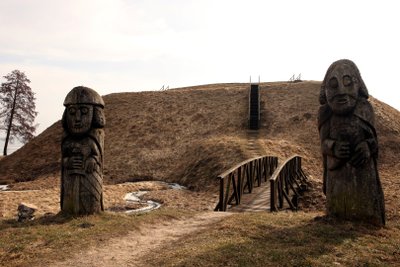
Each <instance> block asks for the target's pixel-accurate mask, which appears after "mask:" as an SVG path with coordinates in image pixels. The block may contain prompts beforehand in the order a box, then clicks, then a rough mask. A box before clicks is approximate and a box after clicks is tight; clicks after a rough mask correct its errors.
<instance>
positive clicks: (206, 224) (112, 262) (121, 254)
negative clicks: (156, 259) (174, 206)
mask: <svg viewBox="0 0 400 267" xmlns="http://www.w3.org/2000/svg"><path fill="white" fill-rule="evenodd" d="M228 216H232V213H230V212H212V211H209V212H202V213H200V214H198V215H196V216H194V217H191V218H186V219H180V220H170V221H165V222H160V223H157V224H153V225H145V226H143V227H141V228H140V230H139V231H132V232H129V233H128V234H127V235H125V236H123V237H116V238H112V239H110V240H107V241H106V242H104V243H101V244H98V245H97V246H96V247H90V248H89V249H88V250H86V251H82V252H80V253H79V254H75V256H73V257H72V258H70V259H68V260H67V261H63V262H55V263H51V266H55V267H66V266H74V267H76V266H86V267H91V266H93V267H94V266H96V267H102V266H104V267H105V266H107V267H114V266H118V267H119V266H146V263H145V260H146V255H147V254H148V253H149V252H150V251H151V252H154V251H157V249H161V248H163V247H165V246H167V245H170V244H171V243H172V242H173V241H176V240H178V239H181V238H185V237H186V236H188V235H192V234H195V233H196V232H203V231H205V230H207V229H209V228H212V227H213V226H214V225H215V224H216V223H218V222H219V221H222V220H223V219H224V218H226V217H228Z"/></svg>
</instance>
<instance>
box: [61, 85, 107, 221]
mask: <svg viewBox="0 0 400 267" xmlns="http://www.w3.org/2000/svg"><path fill="white" fill-rule="evenodd" d="M64 106H65V110H64V114H63V118H62V126H63V128H64V134H63V138H62V144H61V152H62V159H61V165H62V166H61V168H62V169H61V201H60V202H61V203H60V204H61V211H62V212H63V213H66V214H71V215H88V214H94V213H99V212H101V211H103V210H104V207H103V150H104V130H103V128H104V126H105V116H104V101H103V99H102V98H101V96H100V95H99V94H98V93H97V92H96V91H94V90H92V89H90V88H87V87H83V86H79V87H75V88H73V89H72V90H71V91H70V92H69V93H68V95H67V96H66V98H65V101H64Z"/></svg>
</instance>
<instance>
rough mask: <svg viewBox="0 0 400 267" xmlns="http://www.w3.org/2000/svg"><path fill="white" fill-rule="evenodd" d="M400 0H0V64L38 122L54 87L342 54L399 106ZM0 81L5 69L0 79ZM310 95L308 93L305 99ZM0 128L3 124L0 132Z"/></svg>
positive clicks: (296, 65)
mask: <svg viewBox="0 0 400 267" xmlns="http://www.w3.org/2000/svg"><path fill="white" fill-rule="evenodd" d="M399 6H400V4H397V1H395V0H393V1H389V0H381V1H368V0H367V1H355V0H354V1H349V0H347V1H321V0H315V1H312V0H303V1H299V0H292V1H291V0H280V1H267V0H260V1H257V0H246V1H243V0H242V1H235V0H197V1H194V0H164V1H162V0H125V1H124V0H68V1H55V0H1V1H0V25H1V26H0V76H4V75H6V74H8V73H10V72H11V71H12V70H14V69H19V70H22V71H24V72H25V73H26V75H27V76H28V78H29V79H31V81H32V82H31V84H30V85H31V88H32V89H33V91H34V92H35V93H36V98H37V102H36V103H37V110H38V112H39V115H38V117H37V120H36V122H37V123H39V128H38V131H37V133H40V132H42V131H43V130H44V129H46V128H47V127H48V126H50V125H51V124H52V123H54V122H55V121H56V120H58V119H60V118H61V114H62V111H63V105H62V103H63V100H64V98H65V95H66V94H67V93H68V92H69V91H70V90H71V89H72V88H73V87H75V86H78V85H85V86H88V87H91V88H93V89H95V90H97V91H98V92H99V93H100V94H101V95H105V94H109V93H112V92H133V91H144V90H146V91H148V90H159V89H160V88H161V87H162V86H163V85H166V86H167V85H169V87H171V88H175V87H182V86H192V85H200V84H210V83H225V82H248V81H249V76H250V75H251V76H252V77H253V79H254V80H257V79H258V76H259V75H260V77H261V81H262V82H267V81H268V82H269V81H285V80H288V79H289V78H290V77H291V76H292V75H293V74H296V75H298V74H300V73H301V75H302V79H304V80H319V81H320V80H322V79H323V76H324V74H325V72H326V70H327V68H328V67H329V65H330V64H331V63H332V62H333V61H335V60H338V59H342V58H348V59H351V60H353V61H354V62H355V63H356V64H357V65H358V67H359V69H360V71H361V74H362V76H363V79H364V81H365V83H366V85H367V87H368V89H369V92H370V94H371V95H373V96H374V97H377V98H378V99H380V100H382V101H384V102H386V103H388V104H389V105H391V106H393V107H395V108H397V109H400V102H399V96H400V93H399V78H398V77H399V74H400V73H399V70H400V64H399V63H400V52H399V49H400V37H399V36H400V35H399V26H400V16H399V14H398V12H399V10H400V9H399ZM0 81H1V82H4V79H0ZM316 101H317V100H316ZM0 136H2V137H4V133H0Z"/></svg>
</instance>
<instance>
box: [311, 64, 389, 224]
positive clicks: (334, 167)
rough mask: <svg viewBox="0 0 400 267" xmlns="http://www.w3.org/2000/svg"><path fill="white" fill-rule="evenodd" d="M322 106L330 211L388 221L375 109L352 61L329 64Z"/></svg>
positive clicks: (320, 116) (353, 217)
mask: <svg viewBox="0 0 400 267" xmlns="http://www.w3.org/2000/svg"><path fill="white" fill-rule="evenodd" d="M320 104H321V106H320V109H319V114H318V127H319V134H320V139H321V149H322V154H323V166H324V177H323V178H324V180H323V182H324V188H323V189H324V193H325V195H326V201H327V203H326V205H327V213H328V215H331V216H335V217H338V218H342V219H349V220H359V221H364V222H368V223H372V224H375V225H384V224H385V205H384V197H383V191H382V187H381V182H380V180H379V174H378V168H377V157H378V140H377V135H376V132H375V126H374V111H373V109H372V106H371V104H370V103H369V102H368V90H367V87H366V86H365V84H364V81H363V80H362V78H361V75H360V72H359V70H358V68H357V66H356V65H355V64H354V63H353V62H352V61H350V60H345V59H343V60H339V61H336V62H334V63H332V65H331V66H330V67H329V69H328V70H327V72H326V75H325V78H324V80H323V82H322V86H321V92H320Z"/></svg>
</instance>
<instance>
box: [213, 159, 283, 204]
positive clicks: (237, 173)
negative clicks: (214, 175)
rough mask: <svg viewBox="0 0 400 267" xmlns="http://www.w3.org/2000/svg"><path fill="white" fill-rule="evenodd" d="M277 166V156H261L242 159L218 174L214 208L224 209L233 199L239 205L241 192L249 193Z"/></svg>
mask: <svg viewBox="0 0 400 267" xmlns="http://www.w3.org/2000/svg"><path fill="white" fill-rule="evenodd" d="M277 166H278V158H277V157H270V156H262V157H257V158H252V159H249V160H246V161H243V162H241V163H239V164H238V165H236V166H235V167H233V168H231V169H229V170H227V171H226V172H224V173H222V174H220V175H218V179H219V181H220V187H219V201H218V204H217V206H216V207H215V210H216V211H226V209H227V207H228V205H231V204H232V202H233V201H235V205H239V204H240V200H241V198H242V195H243V193H244V192H245V191H247V192H248V193H251V192H252V191H253V187H254V186H260V185H261V183H262V182H267V180H268V178H269V177H271V175H272V174H273V173H274V170H275V169H276V167H277Z"/></svg>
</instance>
